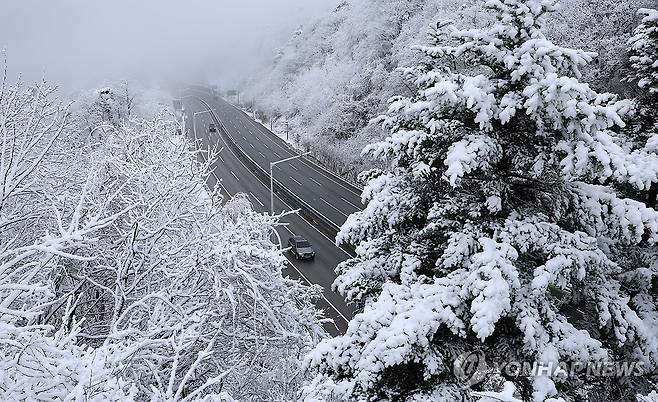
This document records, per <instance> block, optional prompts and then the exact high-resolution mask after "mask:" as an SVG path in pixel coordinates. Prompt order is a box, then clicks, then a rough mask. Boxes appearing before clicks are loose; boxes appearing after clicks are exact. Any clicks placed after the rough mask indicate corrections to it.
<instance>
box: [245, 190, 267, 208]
mask: <svg viewBox="0 0 658 402" xmlns="http://www.w3.org/2000/svg"><path fill="white" fill-rule="evenodd" d="M249 195H251V198H253V199H254V200H256V202H257V203H259V204H260V206H261V207H264V206H265V205H264V204H263V203H262V202H260V200H259V199H258V197H256V196H255V195H254V193H252V192H251V191H250V192H249Z"/></svg>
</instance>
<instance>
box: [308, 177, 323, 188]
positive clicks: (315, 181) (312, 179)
mask: <svg viewBox="0 0 658 402" xmlns="http://www.w3.org/2000/svg"><path fill="white" fill-rule="evenodd" d="M309 179H311V181H312V182H313V183H315V184H317V185H318V186H320V187H322V184H320V182H319V181H317V180H315V179H314V178H312V177H309Z"/></svg>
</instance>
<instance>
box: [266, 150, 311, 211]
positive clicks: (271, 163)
mask: <svg viewBox="0 0 658 402" xmlns="http://www.w3.org/2000/svg"><path fill="white" fill-rule="evenodd" d="M308 154H310V152H306V153H304V154H299V155H295V156H291V157H290V158H285V159H281V160H279V161H275V162H270V214H271V215H274V175H273V168H274V166H275V165H278V164H279V163H283V162H288V161H291V160H293V159H297V158H301V157H302V156H306V155H308Z"/></svg>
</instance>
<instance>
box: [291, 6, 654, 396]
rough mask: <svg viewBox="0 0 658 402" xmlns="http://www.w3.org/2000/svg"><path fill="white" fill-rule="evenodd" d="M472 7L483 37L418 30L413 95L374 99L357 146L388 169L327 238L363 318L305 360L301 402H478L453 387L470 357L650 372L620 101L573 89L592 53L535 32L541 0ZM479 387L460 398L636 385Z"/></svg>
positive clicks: (635, 173)
mask: <svg viewBox="0 0 658 402" xmlns="http://www.w3.org/2000/svg"><path fill="white" fill-rule="evenodd" d="M486 5H487V7H488V8H490V9H491V10H493V11H494V12H495V13H496V16H497V21H498V22H497V23H496V24H494V25H493V26H491V27H489V28H487V29H470V30H458V29H457V28H455V27H454V26H453V25H452V24H451V23H449V22H443V23H439V24H437V25H436V27H435V28H433V29H432V31H431V35H430V41H431V43H430V44H429V45H428V46H421V47H418V50H419V51H420V52H422V53H423V54H424V55H425V56H426V57H425V59H426V60H425V62H424V63H423V64H422V65H420V66H419V67H417V68H410V69H405V70H404V73H405V75H406V77H407V78H408V79H409V80H410V81H411V82H412V83H413V84H414V85H415V86H416V87H417V89H418V92H417V94H415V95H414V96H412V97H397V98H394V99H392V100H391V103H390V107H389V110H388V113H387V114H386V115H385V116H382V118H381V121H382V123H383V126H384V127H385V128H386V129H388V130H389V131H390V137H388V138H387V139H386V140H384V141H382V142H379V143H377V144H373V145H371V146H368V147H367V148H366V149H365V150H364V154H368V155H371V156H373V157H375V158H383V159H385V160H386V161H388V163H389V167H388V168H387V169H386V170H371V171H368V172H364V173H363V178H364V179H365V180H367V185H366V186H365V189H364V192H363V200H364V202H365V203H367V206H366V207H365V209H364V210H363V211H361V212H358V213H355V214H353V215H352V216H350V217H349V218H348V220H347V222H346V223H345V224H344V226H343V227H342V229H341V231H340V233H339V235H338V237H337V241H338V242H351V243H353V244H355V245H357V248H356V252H357V256H356V257H355V258H353V259H350V260H348V261H346V262H345V263H343V264H341V265H340V266H339V267H338V268H337V272H338V274H339V277H338V279H337V280H336V283H335V287H336V288H337V289H338V290H339V291H340V292H341V293H342V294H343V295H345V297H346V298H347V299H348V300H350V301H355V302H361V303H364V308H363V311H362V312H361V313H360V314H357V315H356V316H355V317H354V318H353V320H352V321H351V322H350V325H349V328H348V330H347V333H346V334H345V335H343V336H340V337H337V338H334V339H329V340H326V341H323V342H322V343H320V345H318V346H317V347H316V348H315V350H314V351H313V352H312V353H311V354H310V355H309V357H308V359H307V364H308V366H309V367H310V368H311V369H314V370H317V372H318V377H317V378H316V380H315V381H313V383H312V384H311V385H310V386H308V387H307V388H306V389H305V390H304V395H305V397H306V398H307V399H308V400H317V399H321V398H324V397H326V396H327V395H330V394H332V393H340V394H342V396H343V397H347V398H350V399H355V400H367V401H379V400H394V401H402V400H404V401H412V400H413V401H430V400H431V401H456V400H471V399H476V398H479V397H484V399H483V400H493V399H491V395H492V394H491V393H480V394H479V396H477V395H475V394H471V393H470V391H469V390H468V389H465V388H464V387H462V385H463V384H462V383H460V381H459V378H457V376H456V375H455V374H454V371H453V362H454V361H455V360H456V358H457V357H458V356H459V355H460V354H462V353H465V352H466V353H468V352H473V351H475V350H478V351H481V352H482V353H484V355H485V356H486V360H487V362H488V363H489V367H491V366H493V365H492V363H496V364H500V363H505V362H510V361H529V362H537V363H540V364H547V365H549V364H553V363H558V362H559V363H570V362H580V363H586V362H597V361H640V362H642V364H644V369H645V370H646V372H647V373H648V375H655V373H656V366H657V362H658V341H657V339H656V334H657V333H658V326H657V322H658V314H657V313H656V300H655V291H656V289H652V279H653V278H655V277H656V270H657V269H656V262H655V257H654V256H653V254H652V252H651V247H655V246H654V245H655V242H656V241H658V212H656V211H655V210H653V209H650V208H647V207H646V206H645V204H643V203H641V202H638V201H635V200H633V199H629V198H626V197H624V196H622V195H621V193H620V192H619V191H617V190H616V186H617V185H619V186H623V187H624V188H629V187H632V188H634V189H635V191H636V192H640V191H646V190H647V189H648V188H649V186H650V185H651V183H652V182H656V181H658V175H657V171H658V158H656V156H655V155H652V154H651V153H647V152H646V151H645V150H638V149H635V150H633V149H631V147H630V144H631V143H632V142H631V141H630V140H628V139H626V138H625V137H624V136H622V135H621V134H619V132H618V131H619V129H620V128H622V127H624V122H623V118H624V116H625V115H627V114H628V113H629V112H630V111H631V109H632V103H631V102H628V101H622V100H617V99H616V97H615V96H613V95H611V94H600V93H596V92H595V91H594V90H592V89H591V88H590V87H589V86H588V85H586V84H584V83H581V82H579V80H578V77H579V76H580V74H579V67H582V66H584V65H586V64H587V63H588V62H590V61H591V60H592V58H593V57H594V54H592V53H588V52H584V51H581V50H574V49H567V48H563V47H560V46H557V45H556V44H553V43H552V42H551V41H549V40H548V39H547V38H546V37H545V36H544V34H543V33H542V30H541V29H542V25H543V23H544V20H545V17H546V15H547V14H548V13H549V12H551V11H553V10H554V9H555V8H556V5H555V2H554V1H552V0H525V1H524V0H489V1H487V2H486ZM448 66H450V68H449V67H448ZM654 254H655V253H654ZM488 374H491V375H489V376H487V379H488V381H486V382H485V383H484V384H478V385H475V386H474V387H473V389H474V390H476V391H496V390H502V392H500V393H498V394H497V395H498V396H497V398H498V400H503V399H501V398H507V400H512V399H510V398H512V395H514V400H518V399H520V400H524V401H529V400H533V401H544V400H551V401H559V400H564V401H575V400H583V399H584V398H588V399H589V400H596V399H599V400H627V399H634V398H635V394H636V393H637V392H644V391H647V389H646V388H647V387H648V385H647V383H648V380H647V377H646V376H645V377H626V378H612V377H594V378H592V377H590V378H587V377H585V376H584V375H583V373H581V372H574V373H565V372H560V371H554V372H551V373H547V374H545V375H541V376H532V377H507V378H503V377H502V376H499V375H495V373H494V372H490V373H488ZM503 380H506V381H507V382H506V383H505V384H504V386H503V384H502V382H503ZM647 392H648V391H647ZM647 392H644V393H645V394H646V393H647ZM487 398H489V399H487Z"/></svg>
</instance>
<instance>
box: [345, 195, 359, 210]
mask: <svg viewBox="0 0 658 402" xmlns="http://www.w3.org/2000/svg"><path fill="white" fill-rule="evenodd" d="M340 199H341V200H343V201H345V202H346V203H347V204H350V205H351V206H353V207H354V208H356V209H357V210H362V209H363V206H360V207H359V206H357V205H354V204H352V203H351V202H349V201H347V200H346V199H345V198H343V197H340Z"/></svg>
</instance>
